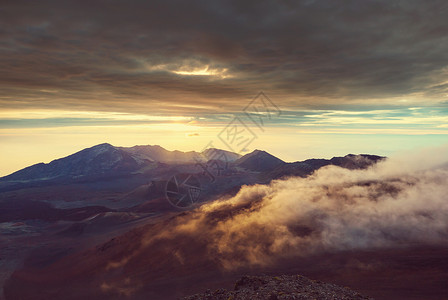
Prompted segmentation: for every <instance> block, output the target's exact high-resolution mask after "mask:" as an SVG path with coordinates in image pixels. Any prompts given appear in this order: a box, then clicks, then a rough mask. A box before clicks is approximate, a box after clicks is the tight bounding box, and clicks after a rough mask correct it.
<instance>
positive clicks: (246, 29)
mask: <svg viewBox="0 0 448 300" xmlns="http://www.w3.org/2000/svg"><path fill="white" fill-rule="evenodd" d="M447 12H448V3H446V2H445V1H330V0H328V1H318V0H316V1H310V0H308V1H2V4H1V6H0V55H1V56H0V66H1V69H0V89H1V98H0V105H1V106H2V107H33V106H34V107H39V108H42V107H51V108H67V107H70V108H78V109H113V110H124V111H138V112H141V111H142V108H144V107H151V108H152V112H156V111H157V112H160V113H164V112H175V113H177V112H179V111H182V113H186V114H188V113H191V114H193V113H194V112H197V111H198V110H199V111H201V110H204V111H207V110H210V109H212V108H213V109H217V110H218V111H223V112H225V111H234V110H237V109H240V108H241V105H240V100H241V99H247V98H250V97H251V96H253V95H255V94H256V93H257V92H258V91H259V90H265V91H268V92H269V93H271V94H273V95H278V97H279V98H280V99H287V98H290V99H291V98H294V97H297V98H300V97H305V98H306V97H330V98H333V99H334V101H335V102H336V103H338V104H343V103H344V101H347V99H362V98H383V97H391V96H403V95H409V94H412V93H422V94H424V95H426V96H427V97H437V99H439V98H440V100H443V99H444V97H446V91H447V89H448V88H447V85H446V81H447V76H446V75H447V72H448V70H447V65H448V36H447V35H446V33H447V32H448V22H447V21H446V14H447ZM207 65H208V66H209V68H210V69H213V70H221V71H222V70H226V71H225V74H227V75H229V76H228V77H222V76H188V75H181V74H175V73H173V71H176V70H180V69H182V68H183V69H185V70H189V69H195V68H196V69H198V68H202V67H203V66H207ZM280 96H281V97H280ZM342 99H344V101H343V100H342ZM285 103H286V102H285ZM105 104H107V107H105ZM287 104H288V105H292V106H294V104H292V103H291V102H287ZM371 104H372V103H370V105H371ZM190 105H191V106H192V107H191V108H186V107H185V106H190ZM317 105H318V104H317ZM327 105H328V103H327Z"/></svg>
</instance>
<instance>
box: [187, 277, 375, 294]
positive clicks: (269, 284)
mask: <svg viewBox="0 0 448 300" xmlns="http://www.w3.org/2000/svg"><path fill="white" fill-rule="evenodd" d="M206 299H207V300H208V299H210V300H211V299H216V300H221V299H222V300H230V299H232V300H239V299H240V300H246V299H247V300H249V299H251V300H252V299H260V300H261V299H266V300H280V299H316V300H329V299H332V300H333V299H334V300H336V299H338V300H343V299H347V300H348V299H373V298H369V297H367V296H363V295H361V294H359V293H358V292H355V291H353V290H351V289H349V288H347V287H340V286H338V285H335V284H330V283H324V282H321V281H315V280H311V279H308V278H306V277H304V276H300V275H289V276H287V275H282V276H275V277H272V276H243V277H242V278H241V279H240V280H238V281H237V282H236V283H235V288H234V290H233V291H227V290H225V289H218V290H216V291H214V292H212V291H210V290H207V291H206V292H205V293H203V294H196V295H193V296H189V297H185V298H184V300H206Z"/></svg>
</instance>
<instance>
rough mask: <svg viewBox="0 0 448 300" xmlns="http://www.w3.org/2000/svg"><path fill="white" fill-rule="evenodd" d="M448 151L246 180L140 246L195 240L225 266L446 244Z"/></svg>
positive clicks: (185, 256)
mask: <svg viewBox="0 0 448 300" xmlns="http://www.w3.org/2000/svg"><path fill="white" fill-rule="evenodd" d="M447 154H448V147H444V148H439V149H436V150H435V151H429V152H428V151H427V152H421V153H418V154H407V155H402V156H400V157H396V158H391V159H389V160H387V161H385V162H381V163H379V164H377V165H376V166H374V167H372V168H369V169H367V170H347V169H343V168H339V167H334V166H330V167H325V168H322V169H320V170H318V171H317V172H316V173H314V174H313V175H312V176H310V177H308V178H305V179H304V178H289V179H287V180H279V181H274V182H272V183H271V184H270V185H255V186H245V187H243V188H242V189H241V191H240V192H239V193H238V194H237V195H236V196H235V197H232V198H228V199H220V200H217V201H215V202H213V203H210V204H207V205H204V206H202V207H201V208H200V209H198V210H197V211H195V212H193V213H188V214H185V215H184V216H181V217H178V218H177V219H175V221H173V222H171V223H170V224H169V225H168V226H167V227H166V228H165V230H162V231H161V232H159V233H158V234H155V235H154V233H151V236H150V237H147V238H146V240H145V241H146V243H145V245H146V247H154V246H155V245H156V244H160V243H162V244H166V243H168V244H170V241H172V242H173V243H174V242H175V241H176V240H178V241H181V240H190V241H191V243H195V242H194V241H200V242H198V243H200V244H205V245H207V255H208V257H209V258H210V259H211V260H212V261H219V262H220V264H221V265H222V266H223V267H224V268H225V269H234V268H238V267H243V266H248V265H269V264H271V263H275V261H276V260H277V259H279V258H285V257H292V256H303V255H309V254H313V253H319V252H334V251H340V250H349V249H374V248H388V247H392V248H395V247H411V246H417V245H418V246H422V245H448V198H447V195H448V164H447V162H448V155H447ZM181 245H182V243H181ZM183 253H184V254H183ZM187 253H189V249H183V248H180V249H178V250H177V252H176V253H175V257H177V259H179V261H180V262H181V263H183V260H184V259H188V255H191V254H187Z"/></svg>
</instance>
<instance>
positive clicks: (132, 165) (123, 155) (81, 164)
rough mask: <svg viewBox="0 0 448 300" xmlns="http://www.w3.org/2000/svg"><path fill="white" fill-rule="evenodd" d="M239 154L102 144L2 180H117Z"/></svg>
mask: <svg viewBox="0 0 448 300" xmlns="http://www.w3.org/2000/svg"><path fill="white" fill-rule="evenodd" d="M239 157H241V156H240V155H239V154H236V153H232V152H229V151H225V150H219V149H206V150H205V151H203V152H202V153H199V152H195V151H190V152H182V151H177V150H175V151H168V150H166V149H164V148H162V147H161V146H157V145H155V146H150V145H147V146H134V147H129V148H126V147H114V146H112V145H110V144H107V143H104V144H99V145H96V146H93V147H90V148H87V149H84V150H81V151H79V152H76V153H74V154H72V155H69V156H67V157H64V158H60V159H56V160H53V161H52V162H50V163H48V164H45V163H39V164H36V165H32V166H30V167H27V168H24V169H22V170H19V171H17V172H14V173H12V174H10V175H8V176H5V177H2V178H0V180H1V181H14V182H28V181H36V180H40V181H44V180H45V181H51V180H56V179H57V180H62V179H80V178H92V177H96V178H98V177H101V178H106V177H118V176H125V175H132V174H133V173H136V172H139V171H142V170H145V169H148V168H151V167H153V166H154V165H156V164H157V163H167V164H195V163H197V161H198V160H200V161H207V160H208V159H215V160H225V161H227V162H232V161H234V160H236V159H238V158H239Z"/></svg>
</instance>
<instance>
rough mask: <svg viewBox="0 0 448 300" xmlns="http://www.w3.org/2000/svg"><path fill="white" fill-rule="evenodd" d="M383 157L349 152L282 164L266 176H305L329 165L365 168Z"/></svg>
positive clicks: (274, 177)
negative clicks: (343, 154)
mask: <svg viewBox="0 0 448 300" xmlns="http://www.w3.org/2000/svg"><path fill="white" fill-rule="evenodd" d="M383 159H385V157H382V156H377V155H368V154H359V155H355V154H348V155H346V156H344V157H333V158H332V159H307V160H304V161H298V162H293V163H285V164H283V165H280V166H279V167H277V168H275V169H274V170H272V171H271V172H269V174H266V175H265V176H266V177H267V178H269V179H278V178H281V177H287V176H300V177H305V176H308V175H310V174H312V173H313V172H314V171H316V170H318V169H320V168H322V167H325V166H328V165H333V166H338V167H342V168H346V169H351V170H353V169H365V168H367V167H369V166H371V165H373V164H376V163H377V162H379V161H380V160H383Z"/></svg>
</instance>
